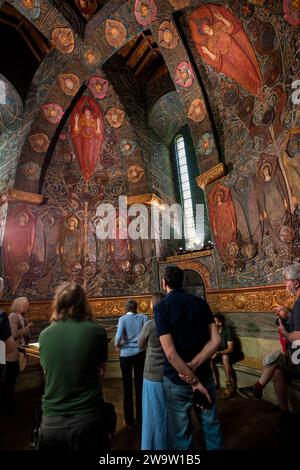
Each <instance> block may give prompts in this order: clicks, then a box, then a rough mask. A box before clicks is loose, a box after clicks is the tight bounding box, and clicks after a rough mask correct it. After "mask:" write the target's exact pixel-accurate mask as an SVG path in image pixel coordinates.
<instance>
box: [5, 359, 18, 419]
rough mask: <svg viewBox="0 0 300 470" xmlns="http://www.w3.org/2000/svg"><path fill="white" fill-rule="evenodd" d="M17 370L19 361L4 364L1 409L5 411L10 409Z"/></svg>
mask: <svg viewBox="0 0 300 470" xmlns="http://www.w3.org/2000/svg"><path fill="white" fill-rule="evenodd" d="M19 370H20V366H19V361H13V362H7V363H6V366H5V374H4V380H3V384H2V389H1V407H2V408H4V409H5V410H6V411H11V409H12V403H13V396H14V390H15V385H16V381H17V378H18V374H19Z"/></svg>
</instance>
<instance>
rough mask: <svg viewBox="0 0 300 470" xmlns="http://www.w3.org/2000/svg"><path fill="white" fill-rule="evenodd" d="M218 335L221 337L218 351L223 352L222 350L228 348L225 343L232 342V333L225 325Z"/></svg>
mask: <svg viewBox="0 0 300 470" xmlns="http://www.w3.org/2000/svg"><path fill="white" fill-rule="evenodd" d="M220 335H221V345H220V346H219V351H223V349H227V348H228V344H227V341H234V336H233V332H232V329H231V328H230V326H226V325H225V326H223V328H222V331H221V333H220Z"/></svg>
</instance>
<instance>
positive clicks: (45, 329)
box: [39, 321, 58, 342]
mask: <svg viewBox="0 0 300 470" xmlns="http://www.w3.org/2000/svg"><path fill="white" fill-rule="evenodd" d="M57 325H58V322H56V321H55V322H52V323H50V325H48V326H46V328H44V329H43V330H42V331H41V332H40V334H39V342H40V340H41V339H42V338H44V337H45V336H47V335H48V334H49V332H50V331H52V330H54V329H55V327H56V326H57Z"/></svg>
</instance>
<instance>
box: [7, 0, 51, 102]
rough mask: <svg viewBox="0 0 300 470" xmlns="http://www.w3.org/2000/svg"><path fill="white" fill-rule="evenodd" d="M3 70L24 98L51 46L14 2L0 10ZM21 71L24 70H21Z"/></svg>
mask: <svg viewBox="0 0 300 470" xmlns="http://www.w3.org/2000/svg"><path fill="white" fill-rule="evenodd" d="M0 43H1V44H6V45H7V47H3V48H1V61H0V73H1V74H2V75H4V76H5V77H6V79H7V80H9V81H10V82H11V83H12V84H13V85H14V87H15V88H16V89H17V91H18V92H19V94H20V96H21V97H22V99H23V100H24V101H25V98H26V95H27V93H28V90H29V88H30V85H31V82H32V78H33V76H34V74H35V72H36V71H37V69H38V67H39V66H40V64H41V62H42V61H43V59H44V58H45V57H46V55H47V54H48V52H49V50H50V48H51V47H52V45H51V44H50V42H49V41H48V40H47V39H46V38H45V37H44V36H43V35H42V34H41V33H40V32H39V31H38V29H37V28H35V26H34V25H33V24H32V23H31V22H30V21H28V20H27V19H26V18H25V17H24V15H23V14H22V13H20V12H19V11H18V10H16V9H15V8H14V7H13V6H12V5H10V4H8V3H6V2H5V3H4V4H3V6H2V8H1V10H0ZM20 71H22V72H20Z"/></svg>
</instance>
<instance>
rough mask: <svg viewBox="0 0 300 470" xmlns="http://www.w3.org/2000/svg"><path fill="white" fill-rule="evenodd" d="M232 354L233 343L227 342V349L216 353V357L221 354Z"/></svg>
mask: <svg viewBox="0 0 300 470" xmlns="http://www.w3.org/2000/svg"><path fill="white" fill-rule="evenodd" d="M232 352H233V341H227V348H226V349H221V350H219V351H216V354H217V356H221V355H222V354H230V353H232Z"/></svg>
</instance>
